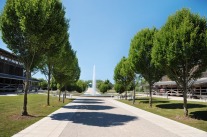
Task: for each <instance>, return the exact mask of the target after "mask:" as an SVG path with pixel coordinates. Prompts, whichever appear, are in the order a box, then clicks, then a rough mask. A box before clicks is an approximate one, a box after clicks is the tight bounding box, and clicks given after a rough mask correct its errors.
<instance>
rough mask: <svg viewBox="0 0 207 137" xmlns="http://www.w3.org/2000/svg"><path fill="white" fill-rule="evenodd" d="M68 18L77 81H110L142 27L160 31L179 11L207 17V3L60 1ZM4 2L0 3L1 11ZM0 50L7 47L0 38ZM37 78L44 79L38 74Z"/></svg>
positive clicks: (203, 0) (175, 0)
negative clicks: (168, 19) (186, 9)
mask: <svg viewBox="0 0 207 137" xmlns="http://www.w3.org/2000/svg"><path fill="white" fill-rule="evenodd" d="M62 2H63V5H64V7H65V8H66V9H65V10H66V18H68V19H70V23H69V24H70V28H69V32H70V42H71V45H72V47H73V49H74V50H75V51H76V52H77V57H78V59H79V66H80V67H81V76H80V79H83V80H91V79H92V73H93V65H94V64H95V65H96V79H101V80H106V79H109V80H110V81H111V82H113V72H114V68H115V66H116V65H117V63H118V62H119V61H120V59H121V58H122V57H123V56H126V57H127V56H128V51H129V47H130V41H131V39H132V38H133V36H134V35H135V34H136V33H137V32H138V31H140V30H141V29H143V28H147V27H148V28H152V27H153V26H154V27H156V28H160V27H161V26H162V25H164V23H165V22H166V20H167V18H168V16H169V15H172V14H174V13H175V12H176V11H177V10H180V9H181V8H189V9H191V11H192V12H193V13H197V14H199V15H200V16H205V17H206V18H207V8H206V5H207V1H206V0H156V1H155V0H62ZM4 5H5V0H1V1H0V9H2V8H3V6H4ZM0 48H3V49H6V50H8V49H7V48H6V45H5V44H4V43H3V42H2V40H1V39H0ZM35 77H37V78H40V77H42V78H44V76H43V75H41V74H40V73H38V74H36V75H35Z"/></svg>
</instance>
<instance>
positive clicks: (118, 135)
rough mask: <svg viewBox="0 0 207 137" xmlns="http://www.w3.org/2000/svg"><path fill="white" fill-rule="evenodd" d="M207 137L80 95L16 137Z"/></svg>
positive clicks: (110, 101) (115, 103)
mask: <svg viewBox="0 0 207 137" xmlns="http://www.w3.org/2000/svg"><path fill="white" fill-rule="evenodd" d="M138 136H139V137H150V136H153V137H195V136H196V137H207V132H204V131H201V130H198V129H196V128H193V127H190V126H187V125H184V124H181V123H178V122H175V121H173V120H169V119H167V118H163V117H161V116H158V115H155V114H152V113H149V112H146V111H143V110H140V109H138V108H135V107H132V106H129V105H126V104H123V103H121V102H118V101H116V100H113V99H112V98H100V97H98V98H95V97H94V98H92V97H91V98H89V97H80V98H77V99H76V100H74V101H73V102H72V103H69V104H67V105H66V106H64V107H63V108H61V109H59V110H57V111H55V112H54V113H52V114H50V115H49V116H47V117H45V118H43V119H42V120H40V121H38V122H36V123H35V124H33V125H31V126H29V127H28V128H26V129H24V130H22V131H21V132H19V133H17V134H16V135H14V137H138Z"/></svg>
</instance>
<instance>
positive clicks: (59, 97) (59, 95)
mask: <svg viewBox="0 0 207 137" xmlns="http://www.w3.org/2000/svg"><path fill="white" fill-rule="evenodd" d="M60 95H61V86H60V89H59V102H60Z"/></svg>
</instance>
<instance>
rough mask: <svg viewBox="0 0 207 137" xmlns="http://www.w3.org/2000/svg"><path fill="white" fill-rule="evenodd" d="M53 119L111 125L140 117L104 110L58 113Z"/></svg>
mask: <svg viewBox="0 0 207 137" xmlns="http://www.w3.org/2000/svg"><path fill="white" fill-rule="evenodd" d="M51 118H52V120H60V121H71V122H73V123H77V124H83V125H90V126H98V127H110V126H118V125H124V124H125V123H127V122H130V121H133V120H136V119H138V118H137V117H134V116H129V115H120V114H111V113H104V112H76V113H73V112H68V113H57V114H54V115H52V116H51Z"/></svg>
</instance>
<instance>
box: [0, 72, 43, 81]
mask: <svg viewBox="0 0 207 137" xmlns="http://www.w3.org/2000/svg"><path fill="white" fill-rule="evenodd" d="M0 78H7V79H15V80H26V77H21V76H16V75H10V74H5V73H0ZM29 81H32V82H39V80H37V79H32V78H31V79H29Z"/></svg>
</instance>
